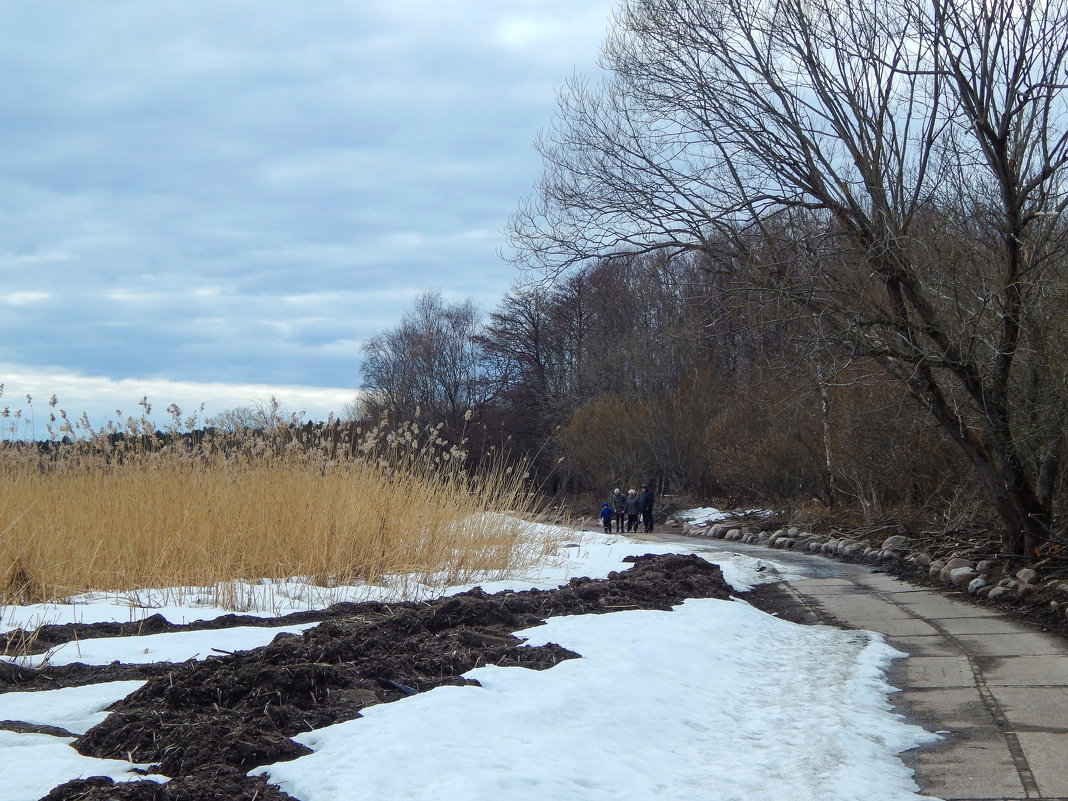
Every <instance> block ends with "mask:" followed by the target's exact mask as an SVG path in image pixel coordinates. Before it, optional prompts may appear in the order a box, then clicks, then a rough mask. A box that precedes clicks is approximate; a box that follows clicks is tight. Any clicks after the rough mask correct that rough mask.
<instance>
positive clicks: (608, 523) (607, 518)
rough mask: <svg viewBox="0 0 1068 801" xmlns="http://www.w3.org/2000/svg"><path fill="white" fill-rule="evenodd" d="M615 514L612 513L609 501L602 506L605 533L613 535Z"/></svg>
mask: <svg viewBox="0 0 1068 801" xmlns="http://www.w3.org/2000/svg"><path fill="white" fill-rule="evenodd" d="M614 515H615V513H614V512H613V511H612V507H611V506H609V505H608V501H605V502H604V503H602V504H601V522H602V523H604V533H605V534H611V533H612V518H613V516H614Z"/></svg>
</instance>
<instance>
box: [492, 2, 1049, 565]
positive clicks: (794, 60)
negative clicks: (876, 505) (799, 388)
mask: <svg viewBox="0 0 1068 801" xmlns="http://www.w3.org/2000/svg"><path fill="white" fill-rule="evenodd" d="M602 65H603V66H604V67H605V68H606V69H607V70H608V73H609V77H608V78H607V79H606V81H605V82H604V84H603V85H601V86H597V87H594V86H591V85H589V84H588V83H585V82H583V81H581V80H576V81H574V82H572V84H571V85H570V86H569V88H568V89H567V91H565V92H564V93H563V94H562V96H561V99H560V108H559V112H558V116H557V119H556V124H555V127H554V128H553V129H552V130H551V131H549V132H548V133H547V134H545V135H544V136H543V138H542V139H541V140H540V142H539V147H540V150H541V153H542V155H543V158H544V161H545V170H544V174H543V177H542V180H541V182H540V183H539V185H538V187H537V189H536V191H535V193H534V194H533V195H532V197H531V198H530V199H529V201H527V202H526V203H524V204H523V205H522V206H521V207H520V208H519V209H518V210H517V212H516V213H515V215H514V217H513V219H512V222H511V226H510V231H511V235H512V240H513V243H514V244H515V245H516V248H517V259H518V261H520V263H523V264H527V265H534V266H540V267H542V268H545V269H549V270H551V271H560V270H563V269H567V268H568V267H569V266H571V265H575V264H579V263H581V262H582V261H584V260H585V259H588V258H591V257H604V256H611V255H614V254H619V253H624V252H628V253H633V252H651V251H663V252H665V253H666V254H667V255H669V256H670V255H671V254H677V253H681V252H685V251H689V250H698V251H706V252H707V251H710V250H711V249H712V248H714V247H720V246H721V243H722V242H724V241H729V242H731V243H732V245H733V247H734V249H735V251H734V252H735V263H736V264H737V265H739V266H740V267H741V268H742V269H741V270H740V273H739V275H740V277H742V278H744V279H745V280H746V281H748V282H750V283H751V284H753V285H756V286H758V287H759V288H761V289H763V290H764V291H768V292H771V293H774V295H775V297H776V298H777V299H781V300H785V301H788V302H789V303H790V304H793V305H794V306H795V308H800V309H802V310H804V313H806V314H808V315H811V317H812V320H813V325H814V328H815V330H817V331H818V334H819V336H818V339H819V341H820V342H821V343H823V344H824V345H825V346H826V347H827V348H828V349H829V350H830V351H831V352H832V353H833V355H835V356H836V357H837V358H839V359H845V360H850V359H856V358H860V357H863V358H871V359H874V360H877V361H878V363H879V364H881V365H882V366H883V368H885V370H886V371H887V372H888V373H889V374H890V375H892V376H893V377H895V378H896V379H897V380H898V381H900V382H901V383H902V385H903V386H904V387H906V388H907V390H908V392H909V393H910V394H911V396H912V397H913V398H914V399H915V400H916V401H918V402H919V404H920V407H921V408H923V409H925V410H926V411H927V412H928V413H929V414H930V415H931V416H932V419H933V420H935V421H936V422H937V424H938V425H939V426H941V427H942V429H943V430H944V431H945V432H946V433H947V434H948V435H949V436H950V437H952V439H953V440H954V441H955V442H956V444H957V445H958V446H959V447H960V448H961V450H962V451H963V453H964V454H965V455H966V456H967V458H968V460H969V461H970V463H971V465H972V467H973V469H974V470H975V472H976V474H977V476H978V477H979V479H980V480H981V482H982V484H983V486H984V487H985V488H986V490H987V492H988V493H989V496H990V498H991V501H992V503H993V506H994V508H995V509H996V510H997V512H998V514H999V515H1000V517H1001V519H1002V521H1003V524H1004V543H1005V547H1006V548H1007V549H1008V550H1010V551H1011V552H1013V553H1015V554H1019V555H1030V554H1032V553H1033V552H1034V548H1035V547H1036V546H1037V545H1038V544H1040V543H1041V542H1043V541H1044V540H1046V539H1047V538H1048V537H1049V536H1050V533H1051V523H1052V518H1053V513H1054V494H1055V488H1056V486H1057V485H1058V482H1059V479H1060V477H1061V475H1062V471H1063V456H1064V449H1065V441H1064V440H1065V436H1064V435H1065V426H1066V422H1065V421H1066V419H1068V407H1066V405H1065V397H1066V396H1068V392H1066V391H1065V388H1066V380H1065V379H1066V375H1068V367H1066V365H1068V355H1066V351H1065V349H1064V346H1065V344H1066V341H1065V340H1066V336H1065V323H1064V320H1065V319H1066V318H1065V315H1064V311H1065V309H1064V303H1065V296H1066V292H1065V245H1066V236H1065V234H1066V225H1065V220H1064V219H1063V218H1064V212H1065V206H1066V203H1068V186H1066V184H1065V177H1066V176H1065V165H1066V163H1068V113H1066V112H1068V108H1066V105H1068V104H1066V101H1068V94H1066V92H1065V88H1066V87H1065V85H1064V75H1065V68H1066V66H1068V0H1049V1H1048V2H1047V1H1046V0H1018V1H1016V0H987V2H983V3H974V2H965V0H920V2H919V3H917V2H915V0H889V2H884V1H883V0H879V1H878V2H876V0H624V2H623V5H622V7H621V10H620V11H619V12H618V14H617V16H616V18H615V21H614V26H613V30H612V33H611V34H610V36H609V38H608V39H607V41H606V44H605V46H604V50H603V54H602Z"/></svg>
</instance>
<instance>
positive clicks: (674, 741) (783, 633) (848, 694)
mask: <svg viewBox="0 0 1068 801" xmlns="http://www.w3.org/2000/svg"><path fill="white" fill-rule="evenodd" d="M711 512H715V510H711ZM711 512H710V511H709V510H693V512H692V513H691V515H690V517H691V519H708V518H710V517H712V514H711ZM552 533H553V534H554V535H555V536H556V538H557V539H558V540H559V541H560V542H562V543H563V544H562V545H561V546H560V547H559V548H558V550H557V551H556V552H555V553H553V554H550V555H549V556H547V557H546V559H545V561H544V562H543V563H542V564H540V565H538V566H537V567H535V568H532V569H530V570H529V571H526V573H525V575H522V576H516V577H512V578H509V579H507V580H499V579H495V580H493V581H483V582H478V584H479V585H480V586H482V587H483V588H484V589H485V590H486V591H487V592H496V591H498V590H502V589H528V588H531V587H540V588H547V589H548V588H553V587H556V586H558V585H560V584H563V583H566V582H567V580H568V579H570V578H571V577H574V576H589V577H594V578H596V577H602V576H605V575H607V573H608V572H609V571H612V570H624V569H626V568H627V565H626V564H623V563H622V561H621V560H622V559H623V557H625V556H628V555H632V554H643V553H672V552H675V553H698V554H702V553H703V552H706V551H707V550H708V546H707V545H706V544H703V543H701V542H700V541H694V540H683V541H680V542H655V543H647V542H642V543H634V542H632V541H630V540H627V539H626V538H623V537H618V536H609V535H604V534H601V533H594V532H572V531H568V532H552ZM710 561H715V562H716V563H717V564H719V565H720V566H721V567H722V569H723V573H724V576H725V578H726V579H727V581H728V582H729V583H730V584H731V585H732V586H733V587H735V588H736V589H737V590H739V591H742V590H745V589H748V588H750V587H751V586H753V585H755V584H757V583H760V582H764V581H769V580H775V579H777V578H778V577H780V576H781V575H782V574H783V573H784V572H785V571H786V568H783V567H781V566H778V565H776V564H774V563H773V562H770V561H766V560H760V559H755V558H752V557H748V556H742V555H738V554H730V555H724V554H722V553H717V554H716V555H715V556H714V558H710ZM293 585H294V582H286V583H284V584H280V585H277V586H275V587H273V586H272V585H267V584H265V585H262V586H261V585H256V586H257V592H258V594H259V596H258V597H260V598H261V600H262V604H263V609H261V610H260V611H259V612H258V613H259V614H263V615H270V614H276V613H277V612H278V611H279V610H280V611H282V612H287V611H293V609H294V608H308V607H310V606H314V603H312V602H311V601H309V600H308V599H312V598H314V597H315V593H314V592H310V591H301V590H300V589H299V588H296V587H294V586H293ZM401 585H403V586H405V587H407V588H408V589H409V590H414V591H416V592H419V591H423V592H426V591H428V588H422V590H420V588H417V587H415V585H414V584H413V583H411V582H401V583H400V584H396V585H393V586H392V587H391V586H376V587H366V586H357V587H351V588H334V589H333V590H332V592H331V595H330V598H329V602H333V601H335V600H369V599H374V598H376V597H386V598H393V597H395V593H396V589H395V588H396V586H401ZM468 586H470V585H465V586H464V587H453V588H449V589H447V590H446V591H445V592H446V593H449V592H455V591H459V590H462V589H466V588H467V587H468ZM273 593H278V595H277V597H275V596H274V595H272V594H273ZM148 597H149V596H147V595H146V594H145V593H141V594H139V595H138V596H137V598H136V599H131V598H130V597H116V596H111V597H107V596H92V595H90V596H83V597H81V598H79V599H75V600H76V603H74V604H69V605H37V606H33V607H8V608H5V609H3V610H2V612H3V615H2V620H3V628H4V629H10V628H14V627H19V626H25V625H38V624H39V623H42V622H67V621H73V620H76V621H80V622H98V621H107V620H115V621H119V622H126V621H128V620H130V619H137V616H142V617H143V616H147V615H149V614H155V613H162V614H163V615H164V616H165V617H167V618H168V620H171V621H172V622H188V621H191V620H195V619H207V618H213V617H217V616H218V615H221V614H223V613H224V610H222V609H220V608H217V607H213V606H210V605H205V604H204V603H203V602H201V603H197V602H196V601H197V595H196V593H166V592H161V593H158V594H157V597H158V598H160V599H162V598H165V597H167V598H183V599H186V600H187V602H186V603H184V604H177V605H162V604H159V605H154V604H152V603H145V600H146V598H148ZM203 597H210V593H208V594H206V595H204V596H203ZM295 598H296V599H305V600H304V601H300V602H298V601H295V600H294V599H295ZM300 603H305V604H306V606H304V607H301V606H300ZM289 630H293V629H292V628H291V629H289ZM278 632H279V629H256V628H248V627H244V628H240V629H238V628H234V629H224V630H214V631H203V632H181V633H176V634H157V635H149V636H144V637H126V638H113V639H107V638H103V639H96V640H92V641H84V642H82V643H81V644H80V645H75V644H71V645H68V646H63V647H61V648H59V649H57V650H56V651H55V652H53V653H51V654H49V655H48V659H49V661H50V662H51V663H53V664H59V663H61V662H71V661H80V662H85V663H88V664H104V663H107V662H111V661H113V660H120V661H124V662H139V661H140V662H145V661H175V662H179V661H183V660H185V659H202V658H204V657H206V656H207V655H209V654H212V653H215V652H216V650H225V651H233V650H237V649H244V648H252V647H256V646H258V645H262V644H266V643H267V642H269V641H270V640H271V639H272V638H273V637H274V636H275V635H276V634H277V633H278ZM519 636H523V637H526V638H527V639H528V642H529V643H530V644H531V645H539V644H542V643H545V642H549V641H552V642H556V643H559V644H560V645H563V646H565V647H566V648H569V649H571V650H573V651H577V652H578V653H580V654H582V656H583V658H582V659H576V660H567V661H564V662H562V663H560V664H559V665H557V666H556V667H554V668H552V669H550V670H545V671H532V670H526V669H524V668H516V667H510V668H498V667H482V668H477V669H475V670H473V671H471V672H470V673H468V674H466V675H468V676H469V677H471V678H475V679H477V680H478V681H479V682H480V683H481V685H482V686H481V687H474V686H466V687H452V686H446V687H440V688H437V689H434V690H431V691H429V692H425V693H421V694H418V695H415V696H412V697H410V698H405V699H403V700H401V701H396V702H393V703H390V704H381V705H378V706H373V707H369V708H367V709H366V710H365V711H364V713H363V717H362V718H359V719H357V720H352V721H348V722H345V723H341V724H338V725H335V726H330V727H327V728H323V729H319V730H316V731H314V732H311V733H309V734H306V735H301V736H300V737H299V738H297V739H299V740H300V741H301V742H303V743H304V744H305V745H307V746H309V747H311V748H312V749H313V750H314V753H313V754H310V755H308V756H304V757H301V758H299V759H296V760H293V761H290V762H285V763H279V764H276V765H270V766H266V767H264V768H260V769H258V771H260V772H266V773H267V774H269V776H270V780H271V781H272V782H274V783H277V784H279V785H280V786H281V787H282V789H283V790H285V791H286V792H288V793H290V794H291V795H293V796H294V797H296V798H299V799H301V801H343V800H344V799H346V798H392V799H427V801H430V799H433V801H446V800H447V799H469V798H501V799H508V800H509V801H512V800H516V801H518V800H519V799H532V800H533V799H537V801H544V799H546V798H554V799H563V800H564V801H566V800H567V799H591V798H619V799H639V798H640V799H647V798H648V799H656V798H660V799H687V800H688V801H700V800H701V799H709V801H711V800H712V799H715V801H730V800H731V799H737V800H738V801H754V800H755V799H768V801H772V800H774V801H779V799H781V798H784V797H788V798H791V799H793V800H794V801H808V800H809V799H811V800H812V801H839V800H841V801H847V800H848V801H854V800H859V799H865V800H866V801H867V799H872V798H877V799H880V801H897V799H916V798H917V796H916V795H915V789H916V788H915V785H914V783H913V781H912V776H911V773H910V771H909V770H908V769H907V768H906V767H905V766H904V765H903V763H902V762H901V759H900V758H899V756H898V755H899V754H900V752H902V751H904V750H906V749H908V748H911V747H914V746H916V745H919V744H921V743H924V742H928V741H931V740H932V739H934V735H932V734H929V733H927V732H924V731H923V730H922V729H920V728H918V727H916V726H913V725H909V724H907V723H905V722H904V721H903V720H902V719H901V718H900V717H898V716H896V715H895V714H893V713H892V711H891V709H890V705H889V703H888V700H887V696H888V694H889V693H890V692H892V688H890V687H889V686H888V685H887V684H886V681H885V671H886V669H887V667H888V666H889V664H890V662H891V660H893V659H895V658H899V657H901V656H903V655H901V654H899V653H897V652H896V651H894V650H893V649H891V648H890V647H889V646H887V645H886V644H885V643H884V642H883V640H882V639H881V638H880V637H879V636H878V635H875V634H871V633H867V632H855V631H840V630H838V629H833V628H828V627H823V626H799V625H795V624H792V623H789V622H786V621H783V620H780V619H778V618H775V617H773V616H770V615H767V614H764V613H762V612H759V611H757V610H756V609H754V608H752V607H750V606H749V605H748V604H745V603H743V602H740V601H719V600H708V599H701V600H690V601H687V602H685V603H684V604H681V605H680V606H678V607H676V608H675V609H674V610H673V611H671V612H656V611H630V612H617V613H614V614H610V615H582V616H572V617H561V618H553V619H551V620H550V621H549V622H548V625H545V626H539V627H537V628H534V629H531V630H529V631H527V632H520V633H519ZM40 661H41V660H40V658H34V659H31V660H29V664H36V663H39V662H40ZM137 686H139V683H138V682H114V683H110V684H104V685H96V686H91V687H84V688H72V689H63V690H52V691H43V692H35V693H29V692H9V693H0V721H3V720H15V721H25V722H28V723H34V724H45V725H53V726H60V727H63V728H65V729H67V730H68V731H71V732H74V733H81V732H84V731H85V730H87V729H88V728H90V727H91V726H93V725H95V724H96V723H97V722H99V721H100V720H102V719H103V717H104V716H105V715H106V712H105V708H106V707H107V706H108V705H109V704H110V703H112V702H113V701H115V700H117V699H119V698H122V697H124V696H125V695H126V694H128V693H130V692H132V691H133V689H135V688H136V687H137ZM70 742H71V740H70V739H69V738H64V737H55V736H50V735H45V734H15V733H13V732H10V731H3V730H0V776H3V777H4V778H3V782H2V784H0V797H2V799H3V801H35V799H38V798H40V797H41V796H42V795H44V794H45V793H47V792H48V790H50V789H51V788H52V787H53V786H55V785H57V784H60V783H62V782H64V781H66V780H68V779H71V778H76V777H84V776H91V775H106V776H111V777H113V778H115V779H132V778H142V777H141V776H138V775H136V774H131V773H129V769H130V768H131V767H132V766H131V765H130V764H128V763H124V762H120V761H113V760H98V759H89V758H86V757H82V756H81V755H79V754H78V753H77V752H75V751H74V749H72V748H71V747H70V746H69V743H70Z"/></svg>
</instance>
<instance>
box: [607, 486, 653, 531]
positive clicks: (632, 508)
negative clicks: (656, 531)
mask: <svg viewBox="0 0 1068 801" xmlns="http://www.w3.org/2000/svg"><path fill="white" fill-rule="evenodd" d="M639 517H640V518H641V522H642V529H643V530H644V531H645V533H646V534H651V533H652V531H653V491H652V490H651V489H649V487H648V486H646V485H645V484H642V491H641V493H638V492H636V491H635V490H627V494H626V495H624V494H623V491H622V490H620V489H619V488H618V487H617V488H616V489H615V490H614V491H613V492H612V499H611V500H610V501H605V502H604V503H603V504H602V505H601V522H602V523H604V530H605V533H606V534H611V533H612V524H613V522H614V523H615V527H616V531H618V532H622V531H623V525H624V518H626V526H627V531H628V532H631V531H637V530H638V518H639Z"/></svg>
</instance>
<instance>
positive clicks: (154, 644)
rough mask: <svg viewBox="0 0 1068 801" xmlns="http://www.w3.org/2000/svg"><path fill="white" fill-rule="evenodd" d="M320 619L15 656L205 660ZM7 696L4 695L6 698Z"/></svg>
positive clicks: (72, 645)
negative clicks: (289, 624) (293, 623)
mask: <svg viewBox="0 0 1068 801" xmlns="http://www.w3.org/2000/svg"><path fill="white" fill-rule="evenodd" d="M315 625H318V624H316V623H302V624H298V625H293V626H274V627H256V626H237V627H235V628H230V629H216V630H211V631H176V632H174V633H172V634H144V635H142V636H140V637H98V638H94V639H91V640H80V641H74V642H68V643H64V644H63V645H59V646H56V647H55V648H53V649H51V650H50V651H48V652H47V653H44V654H38V655H34V656H25V657H21V658H15V659H11V660H10V661H12V662H15V663H16V664H18V665H22V666H24V667H40V666H41V665H42V664H45V663H47V664H49V665H70V664H72V663H74V662H80V663H81V664H83V665H107V664H109V663H111V662H115V661H118V662H123V663H124V664H128V665H146V664H149V663H151V662H185V661H186V660H188V659H196V660H201V659H205V658H207V657H208V656H212V655H216V656H217V655H218V654H219V653H220V652H222V653H226V652H231V653H232V652H233V651H247V650H249V649H250V648H259V647H260V646H261V645H267V644H268V643H269V642H270V641H271V640H273V639H274V638H275V637H276V636H277V635H279V634H299V633H300V632H302V631H304V630H305V629H310V628H312V627H313V626H315ZM2 697H3V696H0V698H2Z"/></svg>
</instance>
